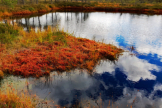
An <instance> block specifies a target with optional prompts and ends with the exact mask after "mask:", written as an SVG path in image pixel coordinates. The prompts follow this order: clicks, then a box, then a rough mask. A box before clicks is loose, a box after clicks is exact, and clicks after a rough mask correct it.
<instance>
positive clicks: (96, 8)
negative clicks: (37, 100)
mask: <svg viewBox="0 0 162 108" xmlns="http://www.w3.org/2000/svg"><path fill="white" fill-rule="evenodd" d="M64 3H66V2H64ZM74 4H75V2H74ZM87 4H88V3H87ZM98 4H99V3H98ZM98 4H95V5H93V6H90V5H89V6H84V5H85V4H84V5H83V6H80V5H81V4H80V5H79V6H71V5H72V4H69V6H62V4H61V5H60V6H57V5H56V4H35V5H32V6H30V5H23V6H17V7H16V8H15V10H14V9H11V10H10V9H9V8H6V10H5V11H4V12H2V10H1V8H0V17H1V19H2V18H4V17H11V16H17V15H21V16H23V15H25V16H26V15H33V14H42V13H47V12H51V11H77V12H78V11H81V12H122V13H137V14H158V15H162V8H159V7H160V6H159V7H157V8H156V7H155V6H154V5H153V4H150V5H151V6H149V5H148V6H147V5H144V6H143V7H140V6H132V5H130V6H129V5H128V6H122V5H121V6H120V4H118V5H117V6H116V4H115V3H114V4H113V3H112V4H111V5H110V4H100V5H98ZM55 5H56V6H55ZM106 5H107V6H106ZM109 5H110V6H109ZM41 6H43V8H42V7H41ZM141 6H142V4H141ZM40 7H41V8H40ZM22 8H25V9H22ZM21 9H22V10H21Z"/></svg>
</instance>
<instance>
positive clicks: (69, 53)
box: [2, 36, 122, 77]
mask: <svg viewBox="0 0 162 108" xmlns="http://www.w3.org/2000/svg"><path fill="white" fill-rule="evenodd" d="M65 39H66V44H65V43H63V42H61V41H54V42H52V43H49V42H43V43H38V46H37V47H35V48H31V49H26V50H23V51H19V52H18V53H16V54H14V55H8V56H7V57H6V58H5V59H3V62H2V70H3V71H4V72H8V73H10V74H14V75H22V76H24V77H28V76H34V77H40V76H43V75H48V74H49V73H50V72H51V71H54V70H55V71H68V70H70V69H74V68H84V69H87V70H89V71H92V70H93V67H94V66H95V65H96V64H97V62H98V61H99V60H100V59H105V58H106V59H110V60H115V59H116V58H117V55H118V54H119V53H121V52H122V50H121V49H118V48H116V47H115V46H112V45H109V44H103V43H97V42H95V41H93V40H88V39H83V38H75V37H73V36H65Z"/></svg>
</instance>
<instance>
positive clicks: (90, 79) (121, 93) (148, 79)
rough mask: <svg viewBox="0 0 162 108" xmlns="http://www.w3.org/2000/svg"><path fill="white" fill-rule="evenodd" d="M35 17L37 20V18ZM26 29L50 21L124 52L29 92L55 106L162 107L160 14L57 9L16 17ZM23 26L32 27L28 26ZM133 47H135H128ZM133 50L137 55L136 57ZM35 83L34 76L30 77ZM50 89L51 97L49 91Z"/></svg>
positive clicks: (47, 80)
mask: <svg viewBox="0 0 162 108" xmlns="http://www.w3.org/2000/svg"><path fill="white" fill-rule="evenodd" d="M34 19H35V20H34ZM17 22H19V23H21V24H22V25H23V26H24V27H25V29H26V30H27V29H28V27H29V26H32V27H35V28H37V29H38V28H41V29H42V30H43V29H45V28H46V27H47V25H52V26H53V27H56V25H57V24H58V27H59V29H64V30H65V31H68V32H69V33H74V35H75V36H77V37H79V36H80V37H83V38H88V39H95V40H97V41H98V40H99V41H103V42H105V43H113V44H114V45H116V46H120V47H122V48H124V49H125V50H128V51H129V52H124V53H123V55H122V56H120V57H119V60H118V61H115V63H113V62H110V61H101V64H99V65H97V66H96V67H95V68H94V71H95V72H94V73H93V74H92V75H89V74H87V73H86V72H82V71H80V70H77V69H76V70H74V72H72V73H66V72H65V73H63V74H61V75H57V73H52V74H55V75H52V74H51V77H50V78H41V79H39V80H37V81H35V82H34V84H33V85H32V86H31V87H30V92H32V93H36V94H37V95H38V96H40V97H41V98H45V97H47V99H52V100H54V101H55V104H59V105H61V106H66V105H68V106H70V105H73V104H77V103H78V102H79V103H81V105H82V106H83V107H84V106H88V103H87V102H83V100H88V101H89V102H90V103H91V105H94V106H98V105H100V103H101V102H100V100H101V99H102V103H103V105H102V107H107V106H109V104H110V106H112V104H113V106H119V108H126V107H127V105H128V107H130V106H131V105H133V107H134V108H152V107H154V108H161V107H162V104H161V103H162V16H161V15H153V16H147V15H143V14H141V15H136V14H128V13H124V14H121V13H104V12H100V13H99V12H93V13H73V12H68V13H65V12H63V13H62V12H56V13H49V14H46V15H42V16H40V17H32V18H28V19H25V18H22V20H17ZM25 25H28V27H26V26H25ZM131 46H133V47H134V48H135V50H133V51H132V52H131V51H130V47H131ZM132 53H133V55H132ZM28 81H29V82H32V81H33V79H32V78H30V79H28ZM48 93H50V95H48Z"/></svg>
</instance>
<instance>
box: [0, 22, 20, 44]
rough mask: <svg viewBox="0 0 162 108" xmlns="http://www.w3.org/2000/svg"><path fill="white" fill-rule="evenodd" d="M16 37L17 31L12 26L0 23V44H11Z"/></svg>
mask: <svg viewBox="0 0 162 108" xmlns="http://www.w3.org/2000/svg"><path fill="white" fill-rule="evenodd" d="M17 36H18V30H16V29H15V28H14V27H13V26H12V25H10V24H3V23H0V42H1V43H2V44H9V43H11V42H12V41H13V40H14V39H15V38H16V37H17Z"/></svg>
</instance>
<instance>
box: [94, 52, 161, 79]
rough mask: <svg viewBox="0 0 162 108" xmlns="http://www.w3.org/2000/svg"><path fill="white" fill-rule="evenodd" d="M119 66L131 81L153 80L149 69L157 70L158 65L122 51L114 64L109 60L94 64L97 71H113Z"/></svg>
mask: <svg viewBox="0 0 162 108" xmlns="http://www.w3.org/2000/svg"><path fill="white" fill-rule="evenodd" d="M116 68H119V69H120V70H121V71H123V72H124V73H125V74H126V75H127V79H128V80H131V81H135V82H137V81H139V80H140V79H143V80H146V79H149V80H155V79H156V76H154V75H153V74H152V73H151V71H152V70H155V71H159V70H160V69H159V67H157V66H156V65H154V64H150V63H148V62H147V61H146V60H142V59H139V58H137V57H136V56H131V55H130V53H128V52H124V53H123V55H122V56H119V60H118V61H117V62H116V64H113V63H110V62H109V61H108V62H106V61H103V62H102V63H101V64H100V65H98V66H96V68H95V69H96V72H97V73H103V72H109V73H111V74H112V73H113V72H115V69H116Z"/></svg>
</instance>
